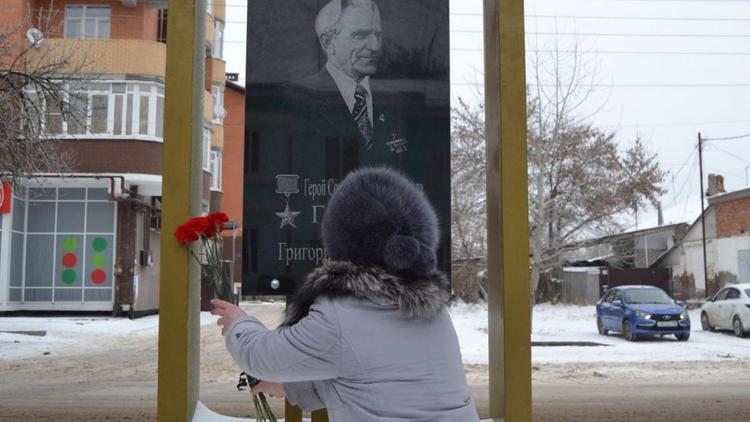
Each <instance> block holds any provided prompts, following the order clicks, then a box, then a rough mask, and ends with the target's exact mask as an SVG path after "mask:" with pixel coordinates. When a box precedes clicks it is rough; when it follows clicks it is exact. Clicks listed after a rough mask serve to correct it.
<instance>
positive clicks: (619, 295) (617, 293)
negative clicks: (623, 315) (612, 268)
mask: <svg viewBox="0 0 750 422" xmlns="http://www.w3.org/2000/svg"><path fill="white" fill-rule="evenodd" d="M615 300H619V301H622V291H620V290H615V295H614V296H613V297H612V301H613V302H614V301H615Z"/></svg>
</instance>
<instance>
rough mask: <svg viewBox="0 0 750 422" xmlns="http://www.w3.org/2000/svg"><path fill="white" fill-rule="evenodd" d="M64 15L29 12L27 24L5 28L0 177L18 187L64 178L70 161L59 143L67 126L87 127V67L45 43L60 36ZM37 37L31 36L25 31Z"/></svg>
mask: <svg viewBox="0 0 750 422" xmlns="http://www.w3.org/2000/svg"><path fill="white" fill-rule="evenodd" d="M58 13H59V10H58V9H56V8H55V7H54V2H51V3H50V4H49V6H48V7H47V8H41V9H36V10H31V9H29V10H27V12H26V22H24V23H22V24H18V25H16V26H14V27H4V28H0V172H2V175H3V177H5V178H8V179H11V180H12V181H13V182H14V184H15V185H16V186H19V187H20V185H19V184H18V181H19V180H20V179H22V178H26V177H30V176H32V175H35V174H36V175H38V174H50V173H51V174H61V173H64V172H66V171H68V170H69V165H68V164H69V157H67V156H66V154H64V153H63V152H62V150H61V149H60V143H59V140H58V139H57V137H58V134H59V133H61V130H60V129H61V127H62V124H63V122H65V123H66V124H69V125H71V126H78V127H85V122H86V115H87V113H88V110H86V107H85V106H82V105H83V104H85V102H84V101H83V97H82V96H81V94H80V89H79V88H80V87H82V86H85V83H86V82H87V81H86V80H85V79H84V77H83V76H82V75H83V73H84V72H83V70H84V68H85V65H86V64H85V63H84V60H83V59H77V58H76V55H75V54H74V53H75V52H74V51H73V50H72V49H71V48H66V47H64V45H63V44H61V43H57V44H54V45H52V43H49V42H45V40H44V38H43V36H42V34H56V33H58V34H59V33H60V30H61V24H60V23H57V24H55V23H54V22H61V20H60V19H57V14H58ZM30 27H31V28H36V29H37V31H33V30H32V31H31V32H28V33H27V32H26V31H25V28H30Z"/></svg>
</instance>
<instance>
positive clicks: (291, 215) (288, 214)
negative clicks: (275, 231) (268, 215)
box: [276, 204, 302, 229]
mask: <svg viewBox="0 0 750 422" xmlns="http://www.w3.org/2000/svg"><path fill="white" fill-rule="evenodd" d="M300 214H302V213H301V212H299V211H290V210H289V204H286V208H285V209H284V211H282V212H277V213H276V215H277V216H279V218H281V227H279V228H281V229H283V228H284V227H285V226H287V225H289V226H292V227H294V228H295V229H296V228H297V226H296V225H295V224H294V219H295V218H296V217H297V216H298V215H300Z"/></svg>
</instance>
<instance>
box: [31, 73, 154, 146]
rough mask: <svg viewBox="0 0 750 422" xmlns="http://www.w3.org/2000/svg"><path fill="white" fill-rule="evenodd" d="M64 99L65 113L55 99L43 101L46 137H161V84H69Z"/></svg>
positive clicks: (34, 93) (33, 96)
mask: <svg viewBox="0 0 750 422" xmlns="http://www.w3.org/2000/svg"><path fill="white" fill-rule="evenodd" d="M66 90H67V91H69V94H66V96H65V98H64V100H65V104H67V108H66V109H65V110H66V111H67V114H66V116H65V119H63V113H62V111H63V109H64V108H63V107H61V106H60V102H59V101H57V100H56V99H54V98H51V97H47V98H44V99H43V101H42V100H39V99H36V97H37V96H36V92H34V91H28V94H29V98H31V99H36V100H34V101H42V104H41V108H40V110H43V111H44V113H43V115H44V124H45V128H44V130H45V131H46V133H47V134H49V135H63V136H64V135H75V136H77V137H81V136H97V135H102V136H108V137H111V136H113V135H114V136H128V137H132V136H139V137H148V138H157V139H162V138H163V137H164V87H163V85H162V84H160V83H155V82H148V83H144V82H141V83H138V82H112V83H109V82H106V83H99V82H97V83H88V84H86V85H75V84H70V85H69V86H67V87H66Z"/></svg>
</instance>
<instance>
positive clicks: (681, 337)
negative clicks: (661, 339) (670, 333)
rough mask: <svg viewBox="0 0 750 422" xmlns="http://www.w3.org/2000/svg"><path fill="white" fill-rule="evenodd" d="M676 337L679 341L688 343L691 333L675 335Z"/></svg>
mask: <svg viewBox="0 0 750 422" xmlns="http://www.w3.org/2000/svg"><path fill="white" fill-rule="evenodd" d="M674 336H675V337H677V341H688V339H689V338H690V333H680V334H675V335H674Z"/></svg>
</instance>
